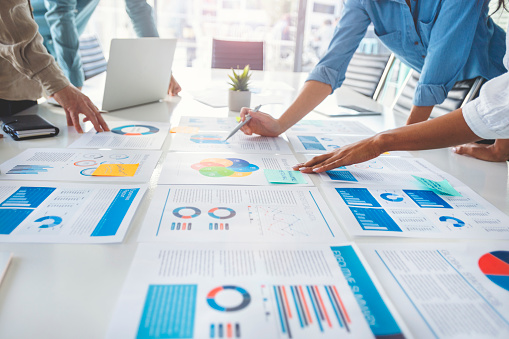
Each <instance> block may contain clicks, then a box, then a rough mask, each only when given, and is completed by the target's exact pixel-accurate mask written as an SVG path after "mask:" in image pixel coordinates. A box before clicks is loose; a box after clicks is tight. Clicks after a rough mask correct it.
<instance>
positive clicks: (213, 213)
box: [209, 207, 237, 219]
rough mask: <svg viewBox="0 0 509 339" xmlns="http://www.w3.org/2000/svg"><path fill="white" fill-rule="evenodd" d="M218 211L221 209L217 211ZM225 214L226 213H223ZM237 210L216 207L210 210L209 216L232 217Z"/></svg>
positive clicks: (215, 217)
mask: <svg viewBox="0 0 509 339" xmlns="http://www.w3.org/2000/svg"><path fill="white" fill-rule="evenodd" d="M217 211H220V212H219V213H217ZM223 214H224V215H223ZM236 214H237V212H235V211H234V210H233V209H231V208H229V207H214V208H213V209H211V210H209V216H210V217H212V218H214V219H230V218H233V217H234V216H235V215H236Z"/></svg>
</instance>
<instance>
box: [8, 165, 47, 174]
mask: <svg viewBox="0 0 509 339" xmlns="http://www.w3.org/2000/svg"><path fill="white" fill-rule="evenodd" d="M50 168H53V167H51V166H43V165H16V166H14V168H12V169H11V170H9V171H8V172H7V174H39V173H46V172H48V169H50Z"/></svg>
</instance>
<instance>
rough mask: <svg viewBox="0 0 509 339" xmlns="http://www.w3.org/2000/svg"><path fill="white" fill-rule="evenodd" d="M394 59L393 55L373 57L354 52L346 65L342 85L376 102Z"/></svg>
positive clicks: (372, 55) (373, 55)
mask: <svg viewBox="0 0 509 339" xmlns="http://www.w3.org/2000/svg"><path fill="white" fill-rule="evenodd" d="M395 59H396V57H395V56H394V54H390V55H389V54H387V55H375V54H365V53H359V52H356V53H355V54H354V55H353V57H352V60H351V61H350V64H349V65H348V68H347V70H346V74H345V77H346V78H345V81H344V82H343V84H344V85H346V86H348V87H350V88H352V89H353V90H355V91H356V92H359V93H361V94H364V95H365V96H368V97H370V98H373V99H374V100H377V99H378V98H379V96H380V93H381V91H382V88H383V86H384V84H385V81H386V79H387V76H388V74H389V70H390V68H391V66H392V64H393V63H394V60H395Z"/></svg>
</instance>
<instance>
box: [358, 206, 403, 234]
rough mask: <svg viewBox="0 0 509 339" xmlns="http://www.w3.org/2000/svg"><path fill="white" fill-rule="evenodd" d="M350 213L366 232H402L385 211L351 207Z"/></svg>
mask: <svg viewBox="0 0 509 339" xmlns="http://www.w3.org/2000/svg"><path fill="white" fill-rule="evenodd" d="M350 211H352V214H353V215H354V217H355V219H357V221H358V222H359V224H360V225H361V227H362V229H363V230H365V231H386V232H387V231H392V232H402V231H401V228H399V226H398V224H396V222H394V220H393V219H392V218H391V216H390V215H389V214H387V212H386V211H385V210H384V209H378V208H356V207H350Z"/></svg>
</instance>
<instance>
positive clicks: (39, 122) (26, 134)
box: [3, 114, 59, 141]
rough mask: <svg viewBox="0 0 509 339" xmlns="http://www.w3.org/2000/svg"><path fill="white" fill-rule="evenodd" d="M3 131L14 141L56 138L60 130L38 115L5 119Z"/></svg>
mask: <svg viewBox="0 0 509 339" xmlns="http://www.w3.org/2000/svg"><path fill="white" fill-rule="evenodd" d="M3 130H4V132H5V133H7V134H9V135H10V136H11V137H12V138H13V139H14V140H17V141H18V140H27V139H35V138H47V137H54V136H55V135H57V134H58V132H59V130H58V128H57V127H55V126H53V125H52V124H51V123H49V122H48V121H47V120H45V119H43V118H41V117H40V116H38V115H37V114H31V115H19V116H13V117H5V118H3Z"/></svg>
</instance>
